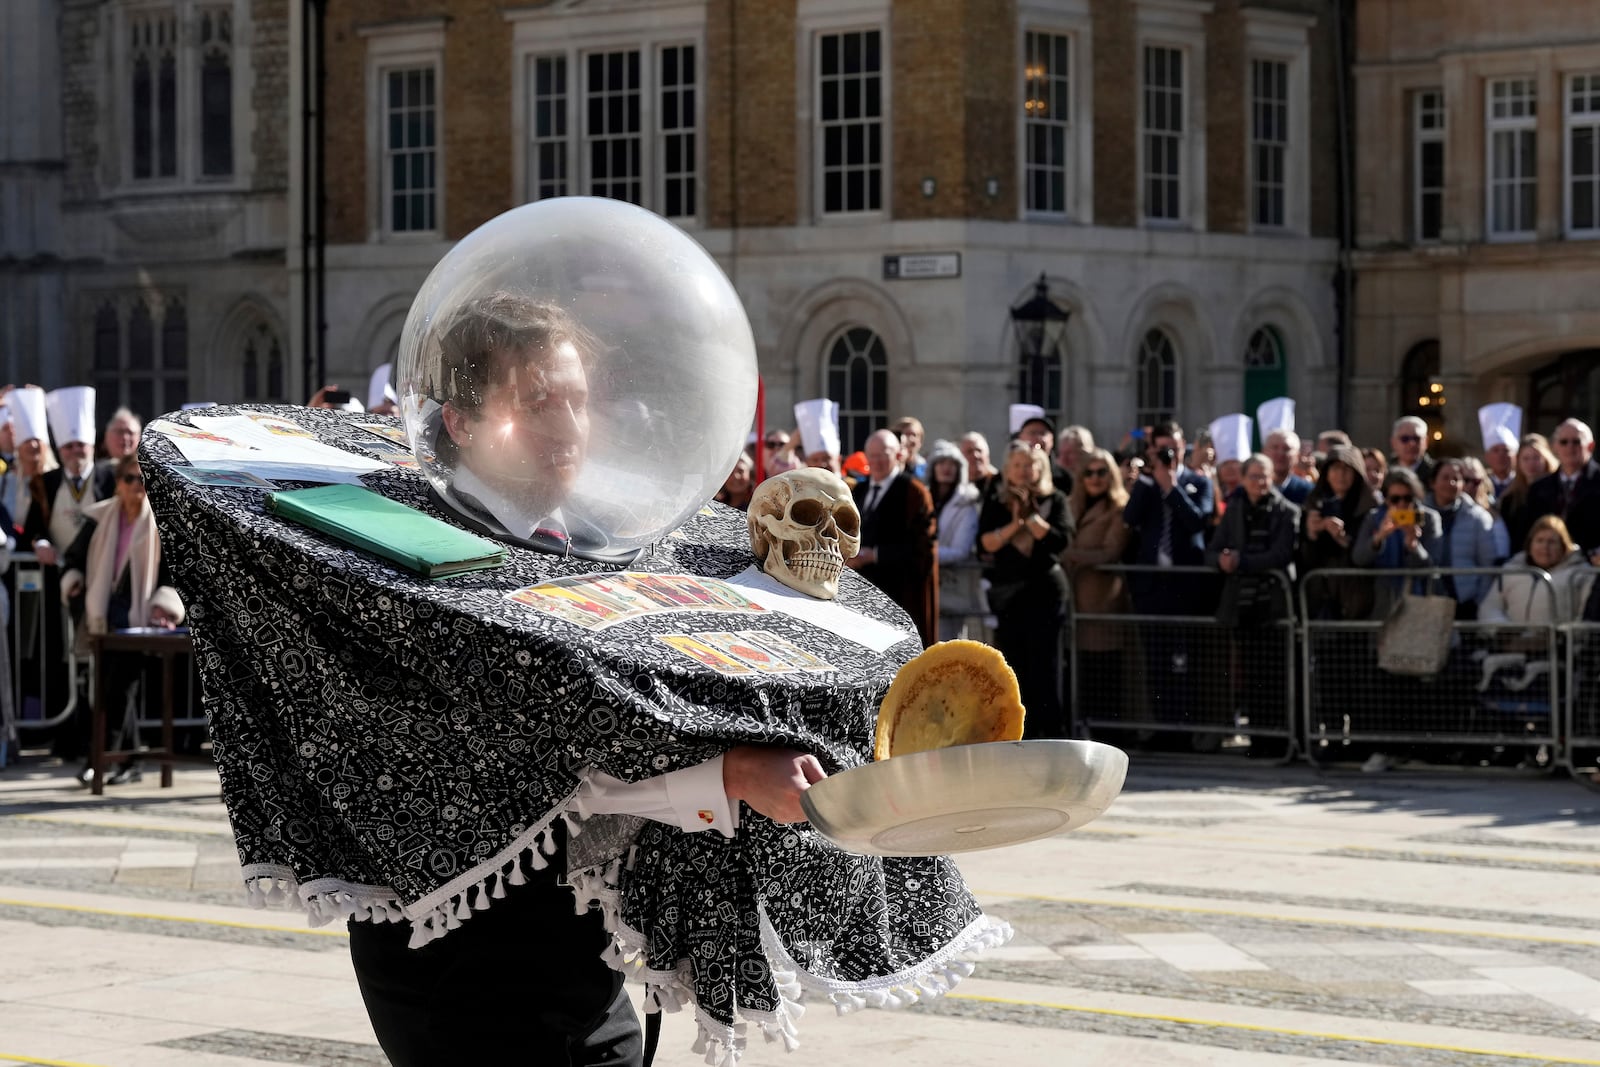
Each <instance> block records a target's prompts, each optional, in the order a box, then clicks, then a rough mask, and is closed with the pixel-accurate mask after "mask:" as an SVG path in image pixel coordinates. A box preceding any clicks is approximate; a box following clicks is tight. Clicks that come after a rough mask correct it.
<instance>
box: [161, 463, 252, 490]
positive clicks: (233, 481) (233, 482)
mask: <svg viewBox="0 0 1600 1067" xmlns="http://www.w3.org/2000/svg"><path fill="white" fill-rule="evenodd" d="M168 469H169V470H172V471H176V472H177V473H178V474H181V475H183V477H185V478H187V479H189V480H190V481H191V482H193V483H195V484H196V485H222V486H227V487H228V488H230V489H276V488H278V487H277V486H276V485H273V484H272V483H271V482H269V481H267V480H266V479H265V478H262V477H260V476H258V475H255V474H251V473H250V472H249V471H230V470H222V469H220V468H216V467H179V466H176V465H174V466H172V467H169V468H168Z"/></svg>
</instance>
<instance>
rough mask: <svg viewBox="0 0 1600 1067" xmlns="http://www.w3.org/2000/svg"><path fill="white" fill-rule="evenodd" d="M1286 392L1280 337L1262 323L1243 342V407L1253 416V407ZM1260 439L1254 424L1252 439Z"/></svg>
mask: <svg viewBox="0 0 1600 1067" xmlns="http://www.w3.org/2000/svg"><path fill="white" fill-rule="evenodd" d="M1288 395H1289V361H1288V359H1287V358H1285V355H1284V348H1283V338H1282V337H1280V336H1279V335H1278V331H1277V330H1275V329H1273V328H1272V327H1271V326H1263V327H1261V328H1260V329H1258V330H1256V331H1255V332H1254V333H1252V334H1251V335H1250V340H1249V341H1248V342H1246V344H1245V346H1244V408H1243V410H1244V411H1245V413H1246V414H1248V415H1249V416H1250V417H1251V418H1255V411H1256V408H1258V407H1260V406H1261V405H1262V404H1264V403H1266V402H1267V401H1268V400H1271V399H1273V398H1274V397H1280V396H1288ZM1260 441H1261V428H1260V427H1259V426H1258V427H1256V443H1257V444H1259V443H1260Z"/></svg>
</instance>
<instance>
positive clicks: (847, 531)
mask: <svg viewBox="0 0 1600 1067" xmlns="http://www.w3.org/2000/svg"><path fill="white" fill-rule="evenodd" d="M833 521H834V523H835V524H837V525H838V527H839V532H840V533H842V534H844V535H845V536H846V537H854V536H856V535H857V534H858V533H859V532H860V531H861V514H860V513H859V512H858V511H856V509H855V508H854V507H853V506H852V507H842V508H835V509H834V511H833Z"/></svg>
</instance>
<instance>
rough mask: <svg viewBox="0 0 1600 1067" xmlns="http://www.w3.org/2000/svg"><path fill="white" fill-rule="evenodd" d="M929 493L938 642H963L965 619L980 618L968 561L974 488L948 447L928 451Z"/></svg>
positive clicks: (973, 536) (974, 531)
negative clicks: (935, 532) (934, 523)
mask: <svg viewBox="0 0 1600 1067" xmlns="http://www.w3.org/2000/svg"><path fill="white" fill-rule="evenodd" d="M927 469H928V491H929V493H930V495H931V496H932V497H933V513H934V515H935V516H936V518H937V521H938V536H939V543H938V551H939V616H940V618H939V640H941V641H949V640H951V639H953V638H956V637H960V636H962V634H963V632H964V629H965V627H966V624H967V622H966V616H969V615H982V614H985V612H986V609H985V608H984V606H983V604H982V597H981V595H980V593H979V591H978V589H979V586H978V581H979V576H978V571H977V570H976V568H975V567H964V566H961V564H963V563H967V562H969V561H971V560H972V558H973V556H972V550H973V546H974V545H975V544H976V543H977V540H978V500H979V494H978V488H977V486H975V485H973V484H971V483H970V482H969V481H968V480H967V460H966V457H965V456H963V455H962V454H961V449H959V448H957V447H956V446H955V445H953V444H951V443H950V442H949V441H935V442H934V443H933V447H932V448H930V449H928V468H927Z"/></svg>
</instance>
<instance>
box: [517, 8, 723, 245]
mask: <svg viewBox="0 0 1600 1067" xmlns="http://www.w3.org/2000/svg"><path fill="white" fill-rule="evenodd" d="M625 14H626V13H625V12H622V13H618V12H597V13H595V14H593V15H571V14H567V13H564V12H563V13H559V14H557V15H550V14H548V13H541V12H539V11H537V10H532V11H515V12H509V13H508V14H507V16H506V17H507V18H508V19H510V20H512V21H513V25H514V31H513V41H514V44H513V47H514V48H515V49H516V53H517V64H516V68H515V71H516V73H515V82H516V84H515V85H514V86H513V92H514V94H515V95H514V97H513V101H514V102H513V106H512V113H513V114H512V121H513V123H514V128H515V129H516V131H517V140H518V142H519V147H518V155H517V163H516V165H515V167H514V171H515V173H514V175H513V182H514V184H515V195H516V196H517V197H518V199H519V200H521V201H531V200H543V199H546V198H548V197H552V196H568V195H574V194H576V195H584V196H605V197H610V198H612V199H616V200H626V201H628V202H629V203H633V204H639V205H640V206H642V207H647V208H649V209H651V210H652V211H655V212H657V213H659V214H661V215H664V216H665V217H667V218H670V219H674V220H676V221H678V222H694V221H695V220H696V219H698V217H699V216H700V213H701V211H702V203H701V201H702V199H703V195H704V194H703V189H702V186H701V173H702V168H701V162H700V150H701V143H700V142H701V137H700V130H701V127H702V125H703V122H704V119H703V116H702V112H701V107H702V101H701V95H702V94H701V91H700V90H701V85H700V79H701V78H702V77H703V74H702V71H703V56H704V51H703V45H702V43H701V36H702V30H703V25H702V22H703V18H704V13H703V11H701V12H700V13H699V18H700V20H702V21H696V20H695V19H694V18H693V17H691V15H690V14H689V13H680V14H682V15H683V17H682V18H675V17H668V16H667V15H665V14H663V15H662V17H661V19H660V20H659V21H658V22H657V23H656V24H654V25H653V26H652V28H651V30H650V32H647V33H645V34H643V35H641V34H640V32H639V25H638V20H637V19H631V20H630V19H627V18H626V17H624V16H625ZM557 17H559V18H560V19H562V20H563V21H562V22H561V23H560V25H559V31H560V32H559V35H558V36H559V37H560V38H562V39H563V40H565V41H569V42H571V44H570V45H569V46H567V47H564V48H561V49H555V50H553V49H551V48H550V47H549V43H550V39H551V37H552V36H555V35H556V34H555V33H554V32H553V31H555V30H556V29H557V27H556V25H555V24H553V23H551V22H550V21H549V20H550V19H552V18H557Z"/></svg>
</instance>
